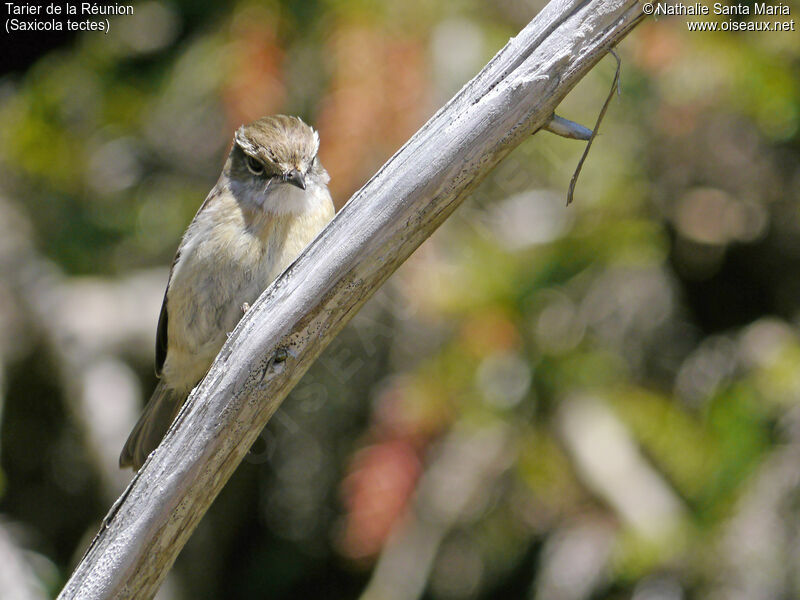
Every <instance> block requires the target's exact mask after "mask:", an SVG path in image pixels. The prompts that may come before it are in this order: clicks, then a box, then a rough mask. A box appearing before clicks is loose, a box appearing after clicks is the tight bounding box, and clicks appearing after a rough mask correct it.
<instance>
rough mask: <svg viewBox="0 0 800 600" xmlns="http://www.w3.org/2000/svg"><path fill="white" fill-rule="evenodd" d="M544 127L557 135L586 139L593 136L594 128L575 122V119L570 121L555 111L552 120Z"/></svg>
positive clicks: (572, 138)
mask: <svg viewBox="0 0 800 600" xmlns="http://www.w3.org/2000/svg"><path fill="white" fill-rule="evenodd" d="M544 129H546V130H547V131H549V132H550V133H555V134H556V135H560V136H561V137H565V138H569V139H571V140H583V141H586V140H588V139H589V138H591V137H592V130H591V129H589V128H588V127H584V126H583V125H581V124H580V123H575V122H574V121H570V120H569V119H565V118H564V117H559V116H558V115H557V114H555V113H553V116H552V117H550V120H549V121H548V122H547V124H546V125H545V126H544Z"/></svg>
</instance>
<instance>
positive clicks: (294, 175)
mask: <svg viewBox="0 0 800 600" xmlns="http://www.w3.org/2000/svg"><path fill="white" fill-rule="evenodd" d="M283 180H284V181H285V182H286V183H291V184H292V185H296V186H297V187H299V188H300V189H301V190H304V189H306V178H305V177H303V174H302V173H301V172H300V171H298V170H297V169H292V170H291V171H289V172H288V173H286V174H285V175H284V176H283Z"/></svg>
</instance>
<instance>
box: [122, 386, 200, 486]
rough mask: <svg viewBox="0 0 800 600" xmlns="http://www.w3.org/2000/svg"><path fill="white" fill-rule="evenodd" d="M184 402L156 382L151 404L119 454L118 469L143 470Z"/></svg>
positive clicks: (181, 397)
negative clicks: (146, 461)
mask: <svg viewBox="0 0 800 600" xmlns="http://www.w3.org/2000/svg"><path fill="white" fill-rule="evenodd" d="M184 400H186V394H182V393H180V392H177V391H175V390H173V389H170V388H168V387H167V386H166V385H164V382H163V381H159V382H158V386H156V389H155V391H154V392H153V396H152V397H151V398H150V402H148V403H147V406H146V407H145V409H144V412H143V413H142V416H141V417H139V422H138V423H136V426H135V427H134V428H133V431H131V434H130V435H129V436H128V441H127V442H125V447H124V448H123V449H122V453H121V454H120V455H119V466H120V467H122V468H124V467H133V470H134V471H138V470H139V469H140V468H141V467H142V465H143V464H144V461H145V459H146V458H147V456H148V455H149V454H150V453H151V452H152V451H153V450H155V449H156V446H158V444H159V443H161V439H162V438H163V437H164V434H166V433H167V430H168V429H169V426H170V425H172V421H173V420H174V419H175V417H176V416H177V415H178V411H179V410H180V408H181V406H182V405H183V402H184Z"/></svg>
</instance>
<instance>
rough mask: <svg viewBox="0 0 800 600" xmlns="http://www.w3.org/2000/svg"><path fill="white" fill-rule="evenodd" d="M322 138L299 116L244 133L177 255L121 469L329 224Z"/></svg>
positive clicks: (153, 437)
mask: <svg viewBox="0 0 800 600" xmlns="http://www.w3.org/2000/svg"><path fill="white" fill-rule="evenodd" d="M318 150H319V135H318V134H317V132H316V131H314V130H313V129H312V128H311V127H309V126H308V125H306V124H305V123H304V122H303V121H301V120H300V119H299V118H297V117H289V116H285V115H275V116H270V117H264V118H261V119H259V120H257V121H255V122H253V123H250V124H249V125H243V126H242V127H240V128H239V129H238V130H237V131H236V134H235V136H234V139H233V147H232V149H231V151H230V154H229V155H228V159H227V161H226V162H225V166H224V168H223V169H222V174H221V175H220V177H219V180H218V181H217V184H216V185H215V186H214V188H213V189H212V190H211V192H210V193H209V194H208V197H207V198H206V200H205V202H203V204H202V206H201V207H200V210H199V211H198V212H197V214H196V215H195V217H194V219H193V220H192V222H191V224H190V225H189V227H188V228H187V229H186V232H185V233H184V234H183V239H182V240H181V243H180V245H179V247H178V252H177V254H176V256H175V260H174V261H173V263H172V270H171V271H170V276H169V282H168V283H167V289H166V292H165V293H164V301H163V303H162V305H161V315H160V316H159V319H158V328H157V332H156V375H158V376H159V377H160V381H159V383H158V386H157V387H156V389H155V391H154V392H153V396H152V397H151V398H150V401H149V402H148V404H147V406H146V407H145V409H144V412H143V413H142V416H141V417H140V418H139V421H138V423H136V426H135V427H134V428H133V431H131V434H130V436H129V437H128V441H127V442H126V443H125V447H124V448H123V449H122V453H121V454H120V457H119V464H120V467H128V466H131V467H133V468H134V469H135V470H138V469H139V468H140V467H141V466H142V464H143V463H144V461H145V459H146V458H147V456H148V455H149V454H150V452H152V451H153V450H154V449H155V448H156V446H158V444H159V443H160V442H161V439H162V438H163V437H164V434H165V433H166V432H167V429H169V426H170V425H171V424H172V421H173V419H174V418H175V417H176V416H177V414H178V411H179V410H180V408H181V406H182V405H183V403H184V402H185V401H186V398H187V397H188V395H189V392H191V390H192V388H193V387H194V386H195V385H197V384H198V383H199V382H200V380H201V379H202V378H203V377H204V376H205V374H206V372H207V371H208V369H209V367H210V366H211V363H212V362H213V360H214V358H215V357H216V355H217V353H218V352H219V350H220V348H222V345H223V344H224V343H225V340H226V339H227V335H228V333H229V332H231V331H233V329H234V327H235V326H236V323H237V322H238V321H239V319H240V318H241V317H242V315H243V314H244V312H245V311H246V310H247V308H248V307H249V306H250V304H251V303H253V302H255V300H256V299H257V298H258V296H259V295H260V294H261V292H262V291H263V290H264V289H265V288H266V287H267V286H268V285H269V284H270V283H271V282H272V281H273V280H274V279H275V278H276V277H277V276H278V275H280V274H281V273H282V272H283V270H284V269H286V267H288V266H289V264H290V263H291V262H292V261H293V260H294V259H295V258H297V256H298V255H299V254H300V252H301V251H302V250H303V248H305V246H306V245H307V244H308V243H309V242H310V241H311V240H312V239H313V238H314V237H315V236H316V235H317V233H319V232H320V231H321V230H322V229H323V228H324V227H325V225H326V224H327V223H328V222H329V221H330V220H331V219H332V218H333V214H334V208H333V201H332V200H331V195H330V192H329V191H328V186H327V184H328V181H329V180H330V177H329V176H328V173H327V172H326V171H325V169H324V168H323V166H322V164H320V161H319V158H318V157H317V152H318Z"/></svg>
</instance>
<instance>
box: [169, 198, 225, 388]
mask: <svg viewBox="0 0 800 600" xmlns="http://www.w3.org/2000/svg"><path fill="white" fill-rule="evenodd" d="M219 194H220V189H219V182H217V185H215V186H214V187H213V188H212V189H211V191H210V192H209V193H208V196H206V199H205V200H204V201H203V203H202V204H201V205H200V208H199V209H197V212H196V213H195V215H194V218H193V219H192V222H191V223H189V227H187V231H188V230H189V228H191V226H192V225H193V224H194V222H195V221H196V220H197V215H199V214H200V213H201V212H203V209H204V208H205V207H206V206H207V205H208V204H209V203H210V202H213V201H214V198H216V197H217V196H219ZM182 248H183V240H181V245H180V246H178V251H177V252H176V253H175V258H174V259H173V260H172V266H171V267H170V268H169V279H168V280H167V289H165V290H164V299H163V300H162V301H161V312H160V313H159V315H158V325H157V327H156V377H161V372H162V371H163V369H164V362H165V361H166V360H167V349H168V348H169V341H168V338H167V331H168V330H169V311H168V310H167V293H168V292H169V284H170V283H172V274H173V273H174V272H175V265H177V264H178V261H179V260H180V258H181V249H182Z"/></svg>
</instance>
